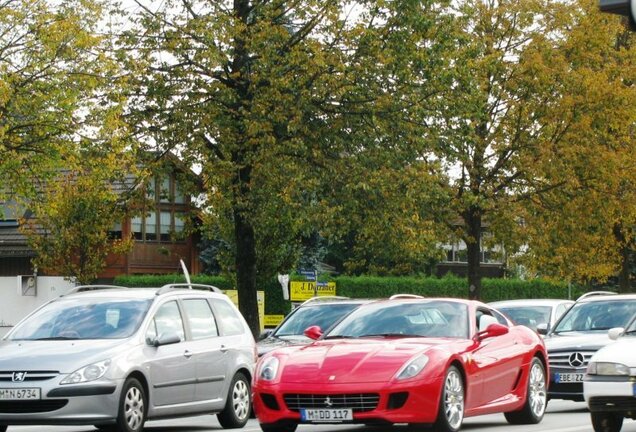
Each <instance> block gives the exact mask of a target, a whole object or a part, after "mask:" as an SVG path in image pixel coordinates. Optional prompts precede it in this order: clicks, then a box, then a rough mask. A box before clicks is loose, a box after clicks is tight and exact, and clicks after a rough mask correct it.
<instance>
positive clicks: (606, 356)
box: [592, 337, 636, 368]
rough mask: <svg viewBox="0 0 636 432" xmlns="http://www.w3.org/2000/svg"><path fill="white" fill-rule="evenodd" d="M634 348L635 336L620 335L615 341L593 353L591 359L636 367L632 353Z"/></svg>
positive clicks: (635, 343) (635, 345)
mask: <svg viewBox="0 0 636 432" xmlns="http://www.w3.org/2000/svg"><path fill="white" fill-rule="evenodd" d="M635 349H636V338H635V337H622V338H619V339H618V340H617V341H616V342H614V343H611V344H609V345H606V346H605V347H604V348H603V349H600V350H599V351H597V352H596V354H594V356H593V357H592V360H593V361H601V362H611V363H614V362H616V363H622V364H624V365H626V366H629V367H630V368H636V358H635V357H634V355H633V352H634V350H635Z"/></svg>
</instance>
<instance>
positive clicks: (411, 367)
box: [396, 354, 428, 380]
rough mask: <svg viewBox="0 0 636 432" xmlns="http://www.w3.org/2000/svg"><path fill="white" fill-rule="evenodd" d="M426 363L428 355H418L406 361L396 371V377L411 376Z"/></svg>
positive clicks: (418, 371) (417, 372) (404, 377)
mask: <svg viewBox="0 0 636 432" xmlns="http://www.w3.org/2000/svg"><path fill="white" fill-rule="evenodd" d="M426 363H428V357H427V356H425V355H424V354H422V355H419V356H417V357H415V358H413V359H411V360H410V361H409V362H408V363H406V364H405V365H404V366H402V369H400V371H399V372H398V373H397V375H396V378H397V379H399V380H403V379H408V378H413V377H414V376H416V375H417V374H419V373H420V372H421V371H422V369H424V366H426Z"/></svg>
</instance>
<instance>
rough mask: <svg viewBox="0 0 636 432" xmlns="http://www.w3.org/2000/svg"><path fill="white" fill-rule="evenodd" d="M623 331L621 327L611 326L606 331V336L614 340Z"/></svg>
mask: <svg viewBox="0 0 636 432" xmlns="http://www.w3.org/2000/svg"><path fill="white" fill-rule="evenodd" d="M624 332H625V329H624V328H623V327H614V328H611V329H609V330H608V331H607V336H608V337H609V338H610V339H611V340H616V339H618V338H619V337H621V336H622V335H623V333H624Z"/></svg>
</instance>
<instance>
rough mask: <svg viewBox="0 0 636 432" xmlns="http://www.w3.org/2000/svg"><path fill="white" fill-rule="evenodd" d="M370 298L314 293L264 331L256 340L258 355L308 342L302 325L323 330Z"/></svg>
mask: <svg viewBox="0 0 636 432" xmlns="http://www.w3.org/2000/svg"><path fill="white" fill-rule="evenodd" d="M369 301H370V300H365V299H350V298H348V297H327V296H325V297H314V298H312V299H309V300H307V301H306V302H304V303H303V304H301V305H300V306H298V307H297V308H296V309H294V310H293V311H291V312H290V313H289V314H288V315H287V317H285V319H284V320H283V322H282V323H280V325H279V326H278V327H276V328H275V329H274V330H272V331H265V332H264V333H263V334H262V335H261V338H260V340H259V341H258V343H257V344H256V346H257V348H258V355H259V357H260V356H262V355H263V354H265V353H267V352H269V351H271V350H273V349H274V348H278V347H282V346H287V345H301V344H308V343H310V342H312V340H311V339H310V338H308V337H307V336H305V335H304V332H305V329H307V327H311V326H319V327H320V328H321V329H322V330H323V331H325V330H327V329H328V328H330V327H331V326H333V325H334V324H335V323H337V322H338V321H340V319H342V318H343V317H344V316H345V315H347V314H348V313H349V312H351V311H352V310H354V309H355V308H357V307H358V306H360V305H361V304H363V303H368V302H369Z"/></svg>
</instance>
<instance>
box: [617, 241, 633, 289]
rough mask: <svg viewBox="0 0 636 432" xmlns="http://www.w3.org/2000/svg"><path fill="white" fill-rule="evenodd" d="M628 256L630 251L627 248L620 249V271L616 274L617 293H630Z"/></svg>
mask: <svg viewBox="0 0 636 432" xmlns="http://www.w3.org/2000/svg"><path fill="white" fill-rule="evenodd" d="M630 256H631V250H630V248H629V247H627V246H623V247H622V248H621V270H620V272H619V274H618V291H619V292H621V293H628V292H631V290H632V287H631V283H630V268H629V267H630V261H631V260H630Z"/></svg>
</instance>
